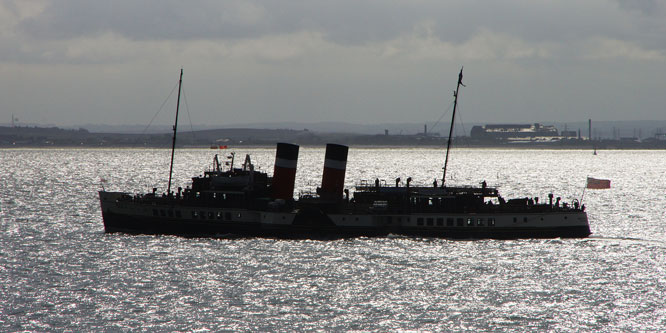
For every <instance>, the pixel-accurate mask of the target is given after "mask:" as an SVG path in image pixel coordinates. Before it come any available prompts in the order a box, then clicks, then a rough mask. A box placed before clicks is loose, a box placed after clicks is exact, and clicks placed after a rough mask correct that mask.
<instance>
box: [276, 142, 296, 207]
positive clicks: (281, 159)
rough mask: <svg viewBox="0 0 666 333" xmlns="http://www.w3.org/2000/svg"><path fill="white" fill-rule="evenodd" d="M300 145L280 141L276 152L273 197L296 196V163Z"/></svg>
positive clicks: (285, 198)
mask: <svg viewBox="0 0 666 333" xmlns="http://www.w3.org/2000/svg"><path fill="white" fill-rule="evenodd" d="M297 162H298V146H297V145H293V144H291V143H282V142H280V143H278V144H277V151H276V152H275V168H274V169H273V184H272V185H271V191H272V197H273V199H284V200H290V199H293V198H294V182H295V181H296V163H297Z"/></svg>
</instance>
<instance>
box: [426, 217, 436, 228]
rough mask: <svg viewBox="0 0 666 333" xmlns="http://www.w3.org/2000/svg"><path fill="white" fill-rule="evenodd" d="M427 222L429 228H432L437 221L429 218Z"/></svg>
mask: <svg viewBox="0 0 666 333" xmlns="http://www.w3.org/2000/svg"><path fill="white" fill-rule="evenodd" d="M426 222H427V224H428V226H429V227H432V225H433V223H434V222H435V220H434V219H433V218H432V217H429V218H428V219H427V220H426Z"/></svg>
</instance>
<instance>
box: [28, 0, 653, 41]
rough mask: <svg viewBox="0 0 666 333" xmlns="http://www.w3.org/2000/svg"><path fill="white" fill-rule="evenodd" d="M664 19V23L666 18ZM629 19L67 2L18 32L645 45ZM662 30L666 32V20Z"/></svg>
mask: <svg viewBox="0 0 666 333" xmlns="http://www.w3.org/2000/svg"><path fill="white" fill-rule="evenodd" d="M618 1H619V3H620V4H621V5H622V6H624V7H632V8H634V7H635V8H641V9H643V10H645V11H650V12H653V13H654V12H655V11H654V10H653V9H654V8H655V6H657V5H656V4H655V2H654V1H643V2H633V1H624V0H618ZM657 7H658V6H657ZM655 15H658V14H655ZM659 16H660V18H663V13H661V15H659ZM631 19H632V18H631V17H627V16H626V15H625V16H622V12H621V11H618V10H616V8H615V6H613V5H612V3H606V4H605V5H603V4H601V5H600V4H599V3H594V4H588V3H586V2H579V1H575V2H555V3H549V4H543V3H541V2H524V1H501V2H497V1H493V2H488V1H475V0H471V1H449V2H442V1H395V2H376V1H353V0H339V1H326V0H311V1H222V2H219V1H211V0H200V1H176V0H162V1H157V0H148V1H129V0H116V1H106V2H98V1H88V0H64V1H57V2H51V3H50V6H49V7H48V9H47V10H46V11H45V12H44V13H43V14H42V15H40V16H37V17H34V18H31V19H29V20H26V21H24V22H22V23H21V24H20V26H19V29H20V30H21V31H23V32H25V33H27V34H29V35H31V36H33V37H35V38H41V39H52V38H56V39H58V38H59V39H67V38H74V37H79V36H90V35H95V34H100V33H105V32H114V33H117V34H120V35H122V36H124V37H126V38H130V39H134V40H163V39H175V40H178V39H227V38H256V37H259V36H263V35H266V34H281V33H292V32H298V31H316V32H321V33H322V34H323V35H324V36H326V38H327V39H329V40H331V41H333V42H336V43H339V44H363V43H368V42H377V41H385V40H390V39H393V38H396V37H397V36H399V35H401V34H405V33H411V31H412V29H414V27H415V26H416V25H418V24H419V23H420V22H423V21H429V22H434V25H433V31H432V32H433V34H434V36H436V37H437V38H439V39H441V40H446V41H452V42H460V41H464V40H467V39H468V38H470V36H472V35H473V34H474V33H476V32H477V30H478V29H479V28H485V29H488V30H491V31H495V32H500V33H506V34H511V35H513V36H517V37H519V38H522V39H524V40H526V41H528V42H530V41H538V42H544V41H555V42H557V41H567V40H572V39H579V38H582V37H586V36H609V37H610V38H619V39H633V40H640V36H641V35H642V34H643V33H645V31H640V30H638V29H639V28H640V27H641V26H640V25H636V24H633V22H629V21H627V20H631ZM658 24H659V25H660V26H663V24H664V23H663V20H661V21H659V23H658ZM653 29H654V27H653Z"/></svg>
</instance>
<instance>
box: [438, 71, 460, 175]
mask: <svg viewBox="0 0 666 333" xmlns="http://www.w3.org/2000/svg"><path fill="white" fill-rule="evenodd" d="M462 79H463V68H460V74H458V85H457V86H456V90H454V91H453V115H451V128H450V129H449V140H448V142H447V143H446V158H445V159H444V174H443V175H442V187H444V185H445V184H446V167H447V166H448V164H449V150H451V138H452V136H453V124H454V123H455V119H456V108H457V107H458V91H460V86H463V87H465V85H464V84H463V83H462Z"/></svg>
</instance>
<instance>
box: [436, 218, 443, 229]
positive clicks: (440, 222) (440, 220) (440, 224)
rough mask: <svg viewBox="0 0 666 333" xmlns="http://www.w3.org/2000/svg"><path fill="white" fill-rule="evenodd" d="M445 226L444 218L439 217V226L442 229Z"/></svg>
mask: <svg viewBox="0 0 666 333" xmlns="http://www.w3.org/2000/svg"><path fill="white" fill-rule="evenodd" d="M443 225H444V218H443V217H438V218H437V226H438V227H441V226H443Z"/></svg>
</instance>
